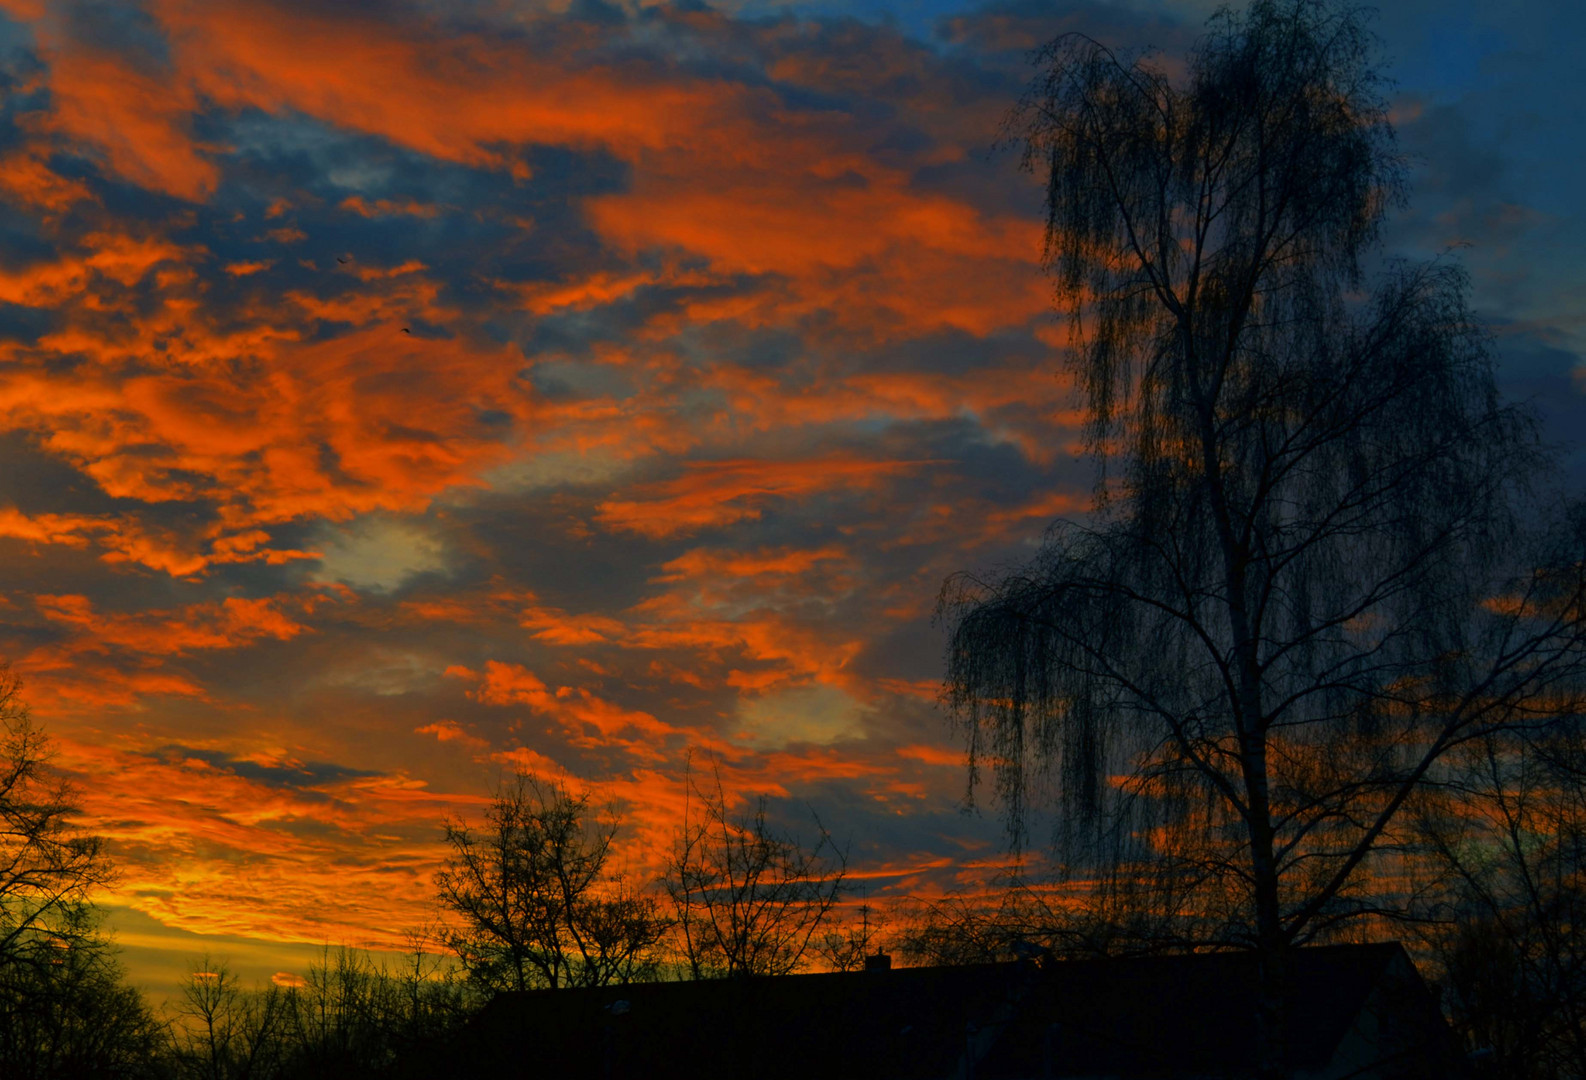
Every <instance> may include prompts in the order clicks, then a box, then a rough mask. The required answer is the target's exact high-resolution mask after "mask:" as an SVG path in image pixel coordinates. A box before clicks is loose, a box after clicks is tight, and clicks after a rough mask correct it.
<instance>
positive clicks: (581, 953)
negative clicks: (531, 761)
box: [436, 775, 666, 990]
mask: <svg viewBox="0 0 1586 1080" xmlns="http://www.w3.org/2000/svg"><path fill="white" fill-rule="evenodd" d="M616 834H617V826H616V823H615V822H613V821H611V820H609V819H607V820H602V819H597V817H596V815H595V813H594V812H593V811H592V810H591V808H590V805H589V795H588V793H587V792H584V793H579V794H573V793H572V792H570V791H569V790H568V789H567V788H566V787H564V786H562V785H561V784H557V783H554V782H551V781H545V780H541V779H539V778H538V777H535V776H529V775H520V776H517V777H515V778H514V780H513V782H512V783H510V784H508V785H506V786H504V787H502V788H501V790H500V791H498V792H497V793H496V796H495V799H494V801H493V803H492V805H491V808H490V810H489V811H488V812H487V814H486V824H485V826H484V828H483V829H480V830H478V831H477V832H476V831H474V830H471V829H470V828H469V827H468V826H467V825H465V824H461V823H458V824H448V825H447V826H446V839H447V842H448V843H450V844H451V846H452V856H451V859H450V861H449V862H448V864H447V867H446V869H445V870H443V871H442V872H441V873H440V875H439V876H438V877H437V878H436V884H437V887H438V889H439V892H440V899H441V903H442V904H443V905H444V907H445V908H446V909H447V910H448V911H449V912H451V913H452V914H453V915H454V916H456V917H457V918H458V920H459V921H458V923H457V925H456V926H454V927H453V928H452V929H451V930H450V931H448V933H447V936H446V942H447V945H448V946H449V947H450V948H451V949H452V950H453V951H455V952H456V954H457V956H458V958H459V959H460V960H461V961H462V963H463V966H464V967H465V968H466V969H467V970H468V973H469V976H470V977H471V978H472V979H474V980H475V981H476V982H477V983H478V984H480V985H481V986H484V987H488V988H490V989H493V990H503V989H506V990H526V989H530V988H532V987H539V986H544V987H550V988H552V989H555V988H557V987H563V986H604V985H606V984H608V983H626V982H632V981H635V980H637V979H644V978H649V977H652V976H653V973H654V971H655V967H656V965H657V963H658V961H659V957H658V954H657V951H656V950H657V947H658V946H659V945H660V944H661V942H662V940H663V939H664V937H665V934H666V922H665V920H664V919H662V918H661V916H660V913H659V910H658V907H657V903H656V901H655V900H654V899H653V898H652V897H649V896H645V895H642V894H641V893H639V892H637V891H635V890H633V889H630V888H628V887H627V886H626V885H625V884H624V883H623V882H622V881H621V880H620V878H619V877H618V876H617V875H615V874H613V873H612V872H611V869H610V867H609V865H608V864H609V863H610V860H611V849H612V842H613V840H614V839H615V838H616Z"/></svg>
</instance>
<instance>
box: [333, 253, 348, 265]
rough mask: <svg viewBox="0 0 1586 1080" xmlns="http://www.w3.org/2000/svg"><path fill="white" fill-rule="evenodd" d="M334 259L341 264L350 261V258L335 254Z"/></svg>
mask: <svg viewBox="0 0 1586 1080" xmlns="http://www.w3.org/2000/svg"><path fill="white" fill-rule="evenodd" d="M336 261H337V262H339V263H343V264H346V263H350V262H352V260H351V259H344V258H342V257H341V256H340V255H338V256H336Z"/></svg>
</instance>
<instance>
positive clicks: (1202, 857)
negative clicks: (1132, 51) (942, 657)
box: [941, 0, 1583, 1077]
mask: <svg viewBox="0 0 1586 1080" xmlns="http://www.w3.org/2000/svg"><path fill="white" fill-rule="evenodd" d="M1041 63H1042V65H1043V70H1044V73H1043V75H1042V76H1041V78H1040V79H1039V80H1038V82H1037V83H1036V85H1035V86H1034V88H1033V90H1032V92H1031V93H1030V95H1029V96H1028V98H1027V99H1026V100H1025V102H1024V103H1023V104H1022V105H1021V107H1020V108H1019V109H1018V110H1017V112H1016V113H1015V114H1014V116H1013V118H1012V132H1013V134H1014V136H1015V138H1016V139H1017V141H1018V142H1019V143H1021V144H1022V146H1023V148H1024V153H1025V158H1024V160H1025V163H1026V164H1027V165H1028V166H1029V167H1030V168H1031V169H1033V170H1035V171H1037V172H1039V173H1040V174H1042V175H1043V176H1044V178H1045V179H1046V182H1047V192H1046V205H1047V211H1048V219H1047V225H1048V227H1047V257H1048V260H1049V264H1050V267H1051V269H1052V271H1053V274H1054V277H1055V281H1056V285H1057V292H1058V297H1059V300H1060V303H1061V305H1062V307H1063V308H1064V310H1065V311H1066V312H1067V313H1068V315H1069V316H1070V326H1071V328H1072V333H1073V338H1072V345H1071V347H1070V349H1069V350H1068V351H1067V352H1066V354H1065V357H1066V363H1067V367H1068V370H1069V372H1070V373H1071V374H1072V375H1073V377H1074V380H1075V383H1076V387H1077V390H1078V392H1079V393H1080V394H1081V395H1082V397H1083V400H1084V403H1085V405H1086V407H1087V409H1088V416H1089V422H1090V426H1089V436H1090V442H1091V445H1092V447H1093V450H1094V454H1095V458H1096V460H1097V462H1098V465H1099V472H1098V486H1097V499H1096V507H1095V510H1094V513H1093V515H1092V516H1091V517H1090V518H1089V519H1087V520H1085V521H1059V522H1058V523H1056V524H1055V525H1054V526H1053V527H1052V528H1051V530H1050V531H1049V533H1048V535H1047V537H1046V540H1045V543H1044V545H1043V547H1042V549H1041V551H1040V554H1039V555H1038V557H1037V558H1036V559H1035V560H1034V561H1033V562H1032V563H1030V564H1029V565H1028V566H1026V567H1024V568H1022V569H1020V570H1018V571H1016V572H1013V573H1009V574H1007V575H1005V576H1002V577H999V578H996V579H993V580H989V581H983V580H978V579H974V578H971V577H967V576H960V577H956V578H953V579H951V580H949V582H948V583H947V584H946V586H945V587H944V591H943V595H942V606H941V611H942V613H943V615H944V616H945V618H946V619H947V621H948V623H949V625H950V629H951V638H950V644H949V647H948V655H947V676H946V684H945V689H944V696H945V699H946V700H947V702H948V703H949V704H950V705H951V707H952V709H953V710H954V712H955V715H956V716H957V717H958V719H959V720H960V721H961V723H962V725H963V729H964V731H965V732H966V734H967V738H968V751H969V765H970V775H971V781H970V782H971V790H973V787H974V785H975V783H976V781H977V779H978V770H979V769H980V767H981V766H982V765H983V764H986V763H989V764H990V765H991V767H992V771H993V774H994V778H995V788H996V791H997V792H998V794H999V795H1000V797H1001V799H1002V802H1003V805H1004V807H1005V809H1006V812H1007V814H1008V816H1009V821H1010V824H1011V825H1012V827H1013V830H1014V833H1015V836H1016V837H1019V836H1022V831H1023V829H1024V827H1025V824H1026V822H1027V820H1028V811H1029V808H1030V806H1031V805H1032V802H1031V800H1032V798H1033V797H1034V796H1036V795H1037V794H1038V793H1039V792H1040V791H1042V790H1050V791H1052V792H1053V793H1054V794H1055V807H1056V809H1057V811H1058V836H1057V840H1058V846H1059V849H1060V851H1061V852H1062V853H1063V855H1064V857H1065V858H1066V859H1067V860H1069V862H1070V864H1071V865H1074V866H1085V865H1088V866H1090V867H1111V868H1113V869H1115V870H1116V869H1118V868H1126V872H1128V873H1130V874H1138V875H1150V874H1159V875H1160V874H1167V875H1171V876H1174V877H1176V878H1177V879H1178V880H1179V881H1182V882H1190V883H1192V884H1193V886H1194V889H1195V899H1196V903H1195V904H1194V905H1192V907H1193V914H1194V919H1193V920H1192V922H1193V925H1191V926H1190V927H1189V930H1190V931H1191V932H1192V933H1191V934H1190V936H1192V937H1193V938H1194V939H1195V940H1198V941H1201V942H1210V943H1219V944H1228V945H1240V946H1246V947H1250V948H1254V949H1256V950H1257V951H1258V952H1259V954H1260V958H1261V959H1260V965H1259V968H1260V971H1261V981H1262V986H1261V994H1260V1001H1261V1015H1260V1016H1259V1018H1257V1022H1255V1023H1253V1025H1252V1037H1253V1038H1254V1039H1257V1040H1258V1042H1259V1056H1260V1060H1261V1062H1262V1073H1263V1075H1264V1076H1269V1077H1275V1076H1281V1075H1285V1072H1286V1066H1285V1061H1286V1034H1285V1033H1286V1026H1287V1020H1286V1004H1285V1002H1286V993H1287V986H1288V981H1287V967H1288V963H1287V959H1286V958H1287V955H1288V951H1289V949H1290V948H1291V947H1292V946H1294V945H1295V944H1296V943H1301V942H1304V941H1305V940H1307V939H1308V938H1310V937H1311V936H1313V935H1315V934H1317V933H1319V932H1321V931H1323V930H1325V929H1326V928H1327V927H1329V926H1330V925H1333V924H1335V923H1336V922H1337V921H1339V920H1342V919H1346V918H1350V917H1353V916H1356V915H1358V914H1360V913H1362V912H1364V911H1367V910H1371V909H1373V908H1374V907H1377V906H1379V905H1377V904H1376V903H1375V902H1374V901H1373V899H1372V898H1371V896H1370V895H1369V890H1367V889H1365V888H1363V887H1362V883H1363V880H1364V879H1365V878H1366V877H1367V875H1368V871H1369V870H1370V868H1371V862H1372V860H1373V859H1374V857H1376V855H1377V853H1379V852H1381V851H1382V850H1383V849H1384V848H1385V846H1387V845H1390V844H1391V843H1392V842H1393V841H1394V840H1395V839H1396V830H1397V829H1398V828H1399V825H1400V819H1401V817H1402V816H1403V815H1402V814H1401V811H1402V810H1403V808H1404V807H1405V805H1406V802H1407V801H1408V800H1410V799H1411V798H1412V796H1414V795H1415V793H1416V792H1417V790H1418V788H1419V787H1420V785H1422V784H1423V783H1424V782H1426V781H1427V780H1428V779H1430V778H1433V777H1435V776H1436V775H1437V771H1438V769H1439V767H1440V762H1442V761H1443V759H1444V757H1445V755H1447V754H1448V753H1449V752H1450V750H1451V749H1453V748H1454V747H1457V746H1459V745H1461V744H1464V743H1467V742H1469V741H1471V740H1473V739H1478V738H1480V737H1482V736H1483V735H1485V734H1486V733H1489V732H1493V731H1497V730H1506V729H1513V728H1516V727H1520V726H1526V725H1538V724H1543V723H1546V722H1547V721H1548V720H1549V719H1550V718H1552V717H1554V716H1557V715H1559V714H1561V713H1564V712H1568V711H1570V710H1572V709H1574V708H1575V707H1576V705H1577V704H1578V695H1579V676H1580V674H1581V662H1582V647H1581V646H1582V637H1583V605H1582V584H1583V570H1582V566H1583V563H1582V553H1583V544H1582V536H1583V531H1582V528H1581V524H1580V521H1581V519H1580V518H1579V516H1576V515H1573V513H1572V512H1570V511H1566V510H1564V509H1561V508H1560V507H1559V504H1558V502H1557V500H1553V501H1552V502H1545V501H1544V500H1542V499H1540V498H1538V497H1536V493H1537V491H1539V490H1542V489H1545V488H1547V486H1548V483H1549V481H1548V475H1549V473H1548V470H1549V468H1550V459H1549V457H1548V455H1547V453H1546V452H1545V451H1544V448H1543V447H1542V445H1541V444H1540V442H1539V440H1538V436H1537V432H1536V427H1535V423H1534V420H1533V418H1532V416H1531V414H1530V413H1528V412H1527V411H1526V410H1524V409H1522V408H1519V407H1515V406H1512V405H1508V404H1505V403H1504V402H1503V400H1502V399H1501V397H1500V396H1499V394H1498V392H1497V390H1496V388H1495V384H1494V378H1493V362H1492V357H1491V353H1490V349H1489V343H1488V339H1487V337H1486V335H1485V334H1484V333H1483V331H1482V329H1481V327H1480V326H1479V325H1477V323H1476V321H1475V320H1474V319H1473V318H1472V316H1471V314H1470V311H1469V309H1468V307H1467V302H1466V282H1465V278H1464V276H1463V274H1462V273H1461V272H1460V271H1459V269H1458V268H1457V267H1455V266H1454V265H1452V264H1450V263H1449V262H1447V261H1437V262H1433V263H1430V264H1420V265H1411V264H1395V265H1389V266H1388V267H1387V268H1386V269H1385V270H1383V271H1381V272H1380V273H1377V274H1372V275H1367V274H1366V273H1365V272H1364V271H1363V260H1364V258H1365V257H1366V256H1367V255H1368V254H1369V253H1370V252H1371V250H1372V249H1373V247H1374V245H1375V242H1376V240H1377V237H1378V228H1379V225H1380V223H1381V221H1382V219H1383V215H1384V212H1385V210H1386V209H1387V208H1388V207H1389V206H1390V205H1392V204H1393V203H1394V201H1395V200H1396V199H1397V198H1398V197H1399V194H1400V192H1401V186H1402V179H1401V163H1400V159H1399V158H1398V156H1397V154H1396V151H1395V143H1394V138H1393V132H1392V129H1391V126H1390V124H1389V122H1388V118H1387V114H1386V110H1385V105H1384V102H1383V99H1382V84H1381V79H1380V77H1379V73H1378V69H1377V67H1376V62H1375V59H1374V49H1373V41H1372V38H1371V37H1370V35H1369V33H1368V31H1367V29H1366V27H1365V25H1364V23H1363V16H1362V15H1361V13H1360V12H1359V11H1357V10H1354V9H1349V8H1344V7H1341V6H1337V5H1334V4H1332V3H1323V2H1314V0H1257V2H1255V3H1252V4H1251V5H1250V6H1249V7H1248V8H1246V9H1244V10H1243V11H1232V12H1231V11H1226V10H1225V11H1223V12H1221V13H1219V14H1218V15H1217V16H1215V17H1214V18H1213V19H1212V21H1211V22H1210V24H1209V26H1208V29H1207V31H1206V33H1205V35H1204V37H1203V38H1202V39H1201V40H1200V42H1199V43H1198V44H1197V46H1196V47H1195V49H1194V50H1193V53H1192V54H1191V56H1190V58H1189V63H1188V67H1187V70H1185V71H1184V72H1183V73H1182V74H1181V75H1175V74H1170V73H1169V71H1168V70H1167V69H1166V68H1164V67H1162V66H1159V65H1156V64H1154V63H1152V62H1151V61H1150V60H1149V59H1147V58H1142V57H1132V56H1126V55H1121V54H1118V53H1116V52H1114V51H1113V50H1111V49H1109V48H1107V47H1105V46H1103V45H1101V44H1100V43H1098V42H1096V41H1094V40H1092V39H1090V38H1087V37H1084V36H1082V35H1068V36H1065V37H1062V38H1060V39H1058V40H1057V41H1056V42H1054V43H1053V44H1052V45H1050V46H1049V47H1048V48H1047V49H1046V50H1045V52H1044V53H1043V54H1042V55H1041Z"/></svg>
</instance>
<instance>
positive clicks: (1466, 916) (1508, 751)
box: [1421, 718, 1586, 1080]
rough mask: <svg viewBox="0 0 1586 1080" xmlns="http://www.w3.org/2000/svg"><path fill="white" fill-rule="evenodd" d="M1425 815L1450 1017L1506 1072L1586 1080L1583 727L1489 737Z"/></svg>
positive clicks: (1540, 1079) (1492, 1066)
mask: <svg viewBox="0 0 1586 1080" xmlns="http://www.w3.org/2000/svg"><path fill="white" fill-rule="evenodd" d="M1461 764H1462V765H1463V766H1464V768H1463V769H1462V770H1461V771H1460V772H1459V773H1458V774H1457V775H1456V776H1454V777H1452V778H1451V779H1450V782H1449V783H1448V784H1446V785H1445V786H1443V787H1442V788H1441V789H1440V791H1439V794H1440V795H1441V796H1442V798H1440V799H1437V800H1435V801H1432V803H1431V805H1430V806H1429V807H1428V808H1427V810H1426V812H1425V813H1424V814H1423V815H1422V817H1421V826H1422V829H1423V835H1424V837H1425V839H1426V840H1427V846H1428V848H1429V851H1430V853H1431V856H1432V858H1431V860H1430V867H1431V869H1433V870H1438V871H1441V872H1442V873H1443V875H1444V877H1445V886H1446V893H1445V897H1444V907H1443V909H1442V910H1441V911H1440V912H1439V914H1441V915H1442V916H1443V918H1442V919H1440V920H1438V921H1436V922H1434V923H1432V924H1431V926H1432V932H1431V933H1430V934H1429V935H1428V939H1429V943H1430V944H1431V946H1432V949H1433V953H1434V955H1435V956H1436V957H1437V959H1438V960H1439V962H1440V966H1441V967H1442V981H1443V985H1444V988H1445V992H1446V995H1447V997H1448V1004H1449V1006H1450V1011H1451V1013H1452V1018H1453V1020H1454V1024H1455V1027H1456V1028H1457V1029H1458V1030H1460V1031H1461V1032H1462V1033H1463V1034H1464V1036H1465V1037H1466V1039H1467V1041H1468V1043H1469V1045H1470V1049H1472V1050H1483V1051H1486V1052H1487V1053H1488V1054H1490V1056H1491V1057H1490V1060H1489V1062H1488V1065H1487V1068H1486V1070H1485V1074H1486V1075H1490V1076H1492V1077H1494V1078H1502V1080H1533V1078H1535V1080H1554V1078H1566V1077H1568V1078H1572V1080H1579V1078H1583V1077H1586V937H1583V935H1582V934H1581V930H1580V928H1581V927H1582V926H1583V925H1586V727H1583V726H1582V723H1581V721H1580V720H1579V719H1578V718H1572V720H1571V721H1570V722H1566V723H1561V724H1560V725H1559V726H1558V727H1557V728H1556V729H1555V730H1553V731H1550V732H1548V733H1546V734H1544V735H1543V736H1541V737H1537V738H1532V739H1528V740H1516V739H1501V738H1498V737H1492V738H1488V739H1484V740H1482V741H1481V742H1480V743H1478V744H1475V745H1473V746H1471V747H1469V748H1468V752H1467V753H1466V754H1465V755H1463V760H1462V762H1461Z"/></svg>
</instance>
